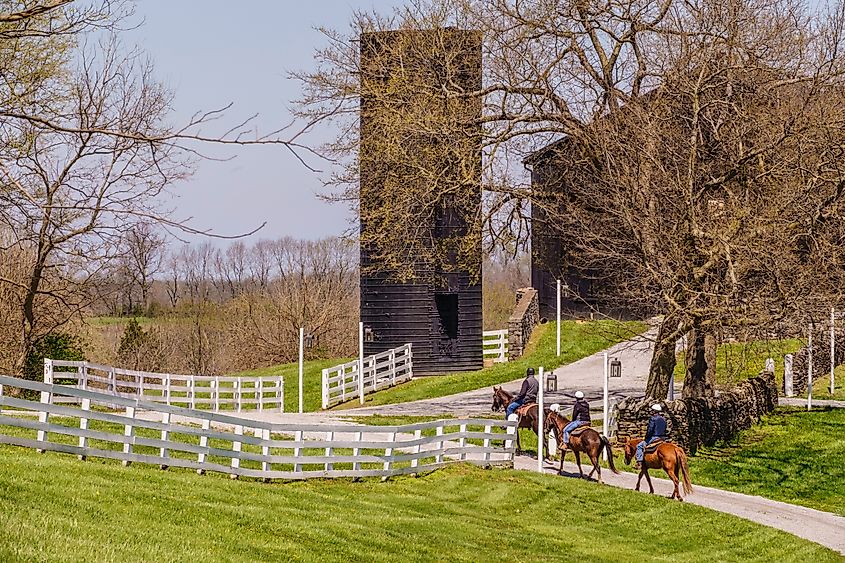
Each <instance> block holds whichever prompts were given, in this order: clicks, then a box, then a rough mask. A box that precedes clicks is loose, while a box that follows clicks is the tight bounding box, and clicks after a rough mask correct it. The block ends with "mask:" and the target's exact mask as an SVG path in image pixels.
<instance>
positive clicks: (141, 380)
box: [138, 373, 144, 399]
mask: <svg viewBox="0 0 845 563" xmlns="http://www.w3.org/2000/svg"><path fill="white" fill-rule="evenodd" d="M138 395H140V396H141V398H142V399H143V398H144V374H143V373H139V374H138Z"/></svg>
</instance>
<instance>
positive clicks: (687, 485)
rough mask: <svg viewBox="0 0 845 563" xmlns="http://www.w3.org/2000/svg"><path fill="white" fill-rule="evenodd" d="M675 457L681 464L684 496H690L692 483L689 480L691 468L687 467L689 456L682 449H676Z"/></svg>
mask: <svg viewBox="0 0 845 563" xmlns="http://www.w3.org/2000/svg"><path fill="white" fill-rule="evenodd" d="M675 456H676V457H677V458H678V462H679V463H680V464H681V476H682V477H683V481H684V494H685V495H688V494H690V493H691V492H692V483H691V482H690V480H689V468H688V467H687V454H686V453H684V450H683V449H682V448H675Z"/></svg>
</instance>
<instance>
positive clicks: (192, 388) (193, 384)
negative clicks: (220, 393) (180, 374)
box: [188, 374, 197, 409]
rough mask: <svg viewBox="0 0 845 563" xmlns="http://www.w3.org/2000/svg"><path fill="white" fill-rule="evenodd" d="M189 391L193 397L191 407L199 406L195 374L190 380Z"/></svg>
mask: <svg viewBox="0 0 845 563" xmlns="http://www.w3.org/2000/svg"><path fill="white" fill-rule="evenodd" d="M188 393H189V394H190V397H191V408H192V409H196V408H197V387H196V380H195V379H194V376H193V374H192V375H191V376H190V379H189V380H188Z"/></svg>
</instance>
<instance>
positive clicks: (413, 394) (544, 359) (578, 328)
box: [337, 321, 646, 408]
mask: <svg viewBox="0 0 845 563" xmlns="http://www.w3.org/2000/svg"><path fill="white" fill-rule="evenodd" d="M645 329H646V324H645V323H643V322H639V321H634V322H625V323H620V322H616V321H588V322H585V321H564V322H562V323H561V331H560V332H561V355H560V357H557V356H556V354H555V353H556V331H555V323H554V322H551V323H546V324H542V325H538V326H537V327H536V328H535V329H534V332H533V334H532V335H531V340H530V342H529V344H528V346H527V349H526V353H525V354H524V355H523V356H522V357H521V358H519V359H518V360H515V361H512V362H505V363H501V364H495V365H494V366H493V367H489V368H485V369H481V370H477V371H469V372H460V373H452V374H449V375H441V376H432V377H421V378H418V379H414V380H412V381H409V382H408V383H403V384H402V385H398V386H396V387H393V388H390V389H385V390H382V391H379V392H377V393H375V394H372V395H368V396H366V397H365V401H366V405H369V406H376V405H387V404H394V403H405V402H408V401H417V400H420V399H431V398H434V397H445V396H447V395H452V394H454V393H461V392H463V391H471V390H473V389H480V388H482V387H488V386H491V385H498V384H500V383H506V382H508V381H513V380H514V379H518V378H520V377H523V376H524V375H525V370H526V368H528V367H534V368H537V367H538V366H543V367H545V368H546V369H554V368H556V367H558V366H561V365H564V364H569V363H572V362H574V361H576V360H579V359H581V358H584V357H586V356H589V355H591V354H594V353H596V352H598V351H600V350H603V349H605V348H607V347H608V346H611V345H613V344H615V343H617V342H621V341H622V340H625V339H627V338H630V337H631V336H633V335H635V334H639V333H641V332H643V331H644V330H645ZM354 406H358V403H357V402H351V403H344V404H343V405H339V406H338V407H337V408H348V407H354Z"/></svg>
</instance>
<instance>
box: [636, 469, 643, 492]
mask: <svg viewBox="0 0 845 563" xmlns="http://www.w3.org/2000/svg"><path fill="white" fill-rule="evenodd" d="M641 467H642V469H640V474H639V476H638V477H637V486H636V487H634V490H635V491H637V492H639V491H640V481H642V480H643V475H644V474H645V465H642V466H641Z"/></svg>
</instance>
